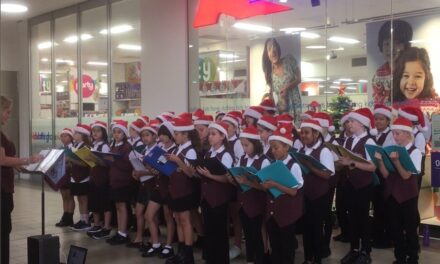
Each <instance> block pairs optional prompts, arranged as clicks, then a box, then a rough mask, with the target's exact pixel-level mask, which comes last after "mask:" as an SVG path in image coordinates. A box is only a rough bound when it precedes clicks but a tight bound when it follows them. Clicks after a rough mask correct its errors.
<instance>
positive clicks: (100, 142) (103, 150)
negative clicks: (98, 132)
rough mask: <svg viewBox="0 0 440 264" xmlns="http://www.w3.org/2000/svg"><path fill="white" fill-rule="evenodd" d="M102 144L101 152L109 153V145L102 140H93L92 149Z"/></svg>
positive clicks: (96, 149)
mask: <svg viewBox="0 0 440 264" xmlns="http://www.w3.org/2000/svg"><path fill="white" fill-rule="evenodd" d="M101 145H103V146H102V149H101V152H103V153H109V152H110V147H109V146H108V145H107V144H106V143H105V142H104V141H99V142H94V143H93V146H92V151H98V148H99V147H100V146H101Z"/></svg>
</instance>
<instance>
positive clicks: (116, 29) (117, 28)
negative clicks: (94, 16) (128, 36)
mask: <svg viewBox="0 0 440 264" xmlns="http://www.w3.org/2000/svg"><path fill="white" fill-rule="evenodd" d="M133 29H134V27H133V26H131V25H118V26H114V27H112V28H110V32H111V33H112V34H119V33H124V32H127V31H130V30H133ZM99 34H102V35H107V34H108V30H107V29H103V30H101V31H99Z"/></svg>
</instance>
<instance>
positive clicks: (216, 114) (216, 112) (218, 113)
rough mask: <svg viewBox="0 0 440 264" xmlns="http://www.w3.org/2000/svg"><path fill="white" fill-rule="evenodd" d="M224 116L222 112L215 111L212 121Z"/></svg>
mask: <svg viewBox="0 0 440 264" xmlns="http://www.w3.org/2000/svg"><path fill="white" fill-rule="evenodd" d="M221 115H222V116H224V115H226V113H225V112H223V111H220V110H219V111H215V117H214V119H217V118H218V117H219V116H221Z"/></svg>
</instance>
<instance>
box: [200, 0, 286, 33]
mask: <svg viewBox="0 0 440 264" xmlns="http://www.w3.org/2000/svg"><path fill="white" fill-rule="evenodd" d="M288 10H292V8H291V7H289V6H284V5H280V4H275V3H271V2H267V1H264V0H200V1H199V6H198V8H197V14H196V17H195V18H194V23H193V27H194V28H199V27H204V26H209V25H214V24H217V22H218V19H219V17H220V15H221V14H225V15H228V16H232V17H234V18H235V19H244V18H249V17H254V16H259V15H268V14H273V13H278V12H283V11H288Z"/></svg>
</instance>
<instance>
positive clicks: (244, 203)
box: [237, 155, 266, 218]
mask: <svg viewBox="0 0 440 264" xmlns="http://www.w3.org/2000/svg"><path fill="white" fill-rule="evenodd" d="M265 159H266V157H265V156H264V155H261V157H259V158H258V159H256V160H254V162H253V163H252V166H253V167H254V168H255V169H257V170H260V169H261V165H262V164H263V161H264V160H265ZM246 165H247V158H245V156H242V157H241V158H240V166H241V167H246ZM237 199H238V203H239V205H240V206H241V208H243V210H244V212H245V213H246V215H247V216H248V217H249V218H254V217H256V216H259V215H262V214H263V213H264V205H265V203H266V193H265V192H263V191H260V190H257V189H255V188H251V189H250V190H248V191H247V192H241V191H238V195H237Z"/></svg>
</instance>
